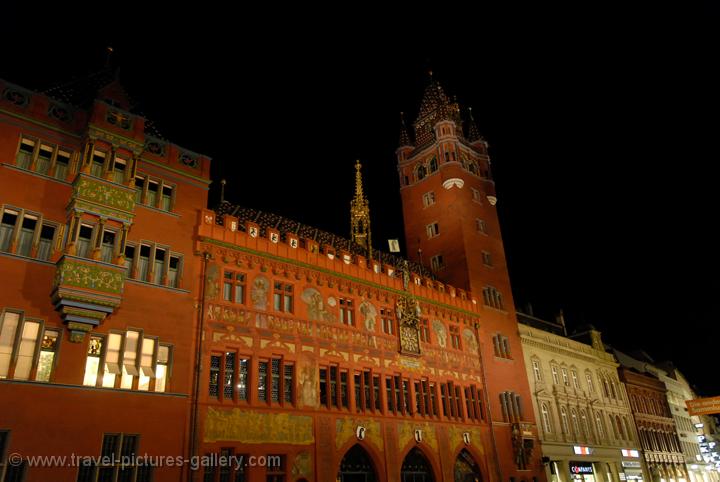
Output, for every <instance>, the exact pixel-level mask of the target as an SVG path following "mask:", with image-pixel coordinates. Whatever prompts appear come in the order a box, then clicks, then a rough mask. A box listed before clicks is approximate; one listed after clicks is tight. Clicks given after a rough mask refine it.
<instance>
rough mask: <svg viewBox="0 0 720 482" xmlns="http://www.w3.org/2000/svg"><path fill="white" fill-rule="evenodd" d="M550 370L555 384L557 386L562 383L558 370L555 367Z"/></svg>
mask: <svg viewBox="0 0 720 482" xmlns="http://www.w3.org/2000/svg"><path fill="white" fill-rule="evenodd" d="M550 369H551V371H552V379H553V384H555V385H557V384H558V383H560V380H559V378H558V369H557V367H556V366H555V365H553V366H552V367H551V368H550Z"/></svg>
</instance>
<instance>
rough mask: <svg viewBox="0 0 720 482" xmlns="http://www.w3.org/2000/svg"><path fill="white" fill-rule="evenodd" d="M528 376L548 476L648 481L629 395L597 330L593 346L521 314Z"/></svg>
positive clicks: (565, 481) (564, 480)
mask: <svg viewBox="0 0 720 482" xmlns="http://www.w3.org/2000/svg"><path fill="white" fill-rule="evenodd" d="M518 318H519V321H520V336H521V340H522V343H523V353H524V356H525V366H526V369H527V378H528V380H529V381H530V387H531V391H532V393H533V410H534V411H535V416H536V418H537V419H538V420H539V423H538V424H539V426H540V443H541V449H542V455H543V456H544V461H545V463H546V470H547V475H548V480H551V481H554V482H569V481H571V480H573V481H585V482H595V481H599V482H618V481H625V480H636V481H642V480H649V479H648V477H647V471H646V469H645V465H644V463H643V461H642V459H641V457H640V443H639V441H638V436H637V432H636V429H635V424H634V423H633V417H632V413H631V410H630V404H629V402H628V395H627V393H626V391H625V388H624V386H623V384H622V383H621V382H620V380H619V379H618V374H617V367H618V363H617V362H616V361H615V359H614V357H613V356H612V354H610V353H607V352H606V351H605V347H604V345H603V344H602V340H601V338H600V333H599V332H597V331H596V330H590V331H589V332H588V333H587V334H588V335H589V337H590V338H591V340H592V344H591V345H587V344H585V343H581V342H579V341H576V340H573V339H570V338H567V337H566V336H564V325H562V324H557V323H552V322H547V321H543V320H540V319H537V318H535V317H534V316H531V315H526V314H520V315H519V316H518Z"/></svg>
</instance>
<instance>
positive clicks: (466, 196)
mask: <svg viewBox="0 0 720 482" xmlns="http://www.w3.org/2000/svg"><path fill="white" fill-rule="evenodd" d="M465 119H466V121H464V120H463V116H462V115H461V110H460V106H459V104H458V103H457V101H456V100H455V99H452V98H450V97H449V96H448V95H447V94H446V93H445V91H444V89H443V88H442V86H441V85H440V83H439V82H438V81H437V80H435V79H433V78H432V74H431V78H430V82H429V84H428V86H427V87H426V89H425V92H424V94H423V98H422V102H421V104H420V110H419V113H418V116H417V118H416V120H415V121H414V122H413V124H412V127H413V129H412V131H413V133H414V136H413V137H411V135H410V132H409V131H408V129H407V127H406V125H405V120H404V118H402V125H401V132H400V146H399V147H398V149H397V151H396V154H397V162H398V173H399V175H400V193H401V198H402V205H403V216H404V222H405V239H406V244H407V250H408V257H409V258H410V260H412V261H416V262H419V263H421V264H422V265H423V266H425V267H426V268H429V269H431V270H432V271H433V272H434V274H435V275H436V276H437V278H438V279H439V280H441V281H443V282H446V283H448V284H450V285H452V286H454V287H456V288H461V289H464V290H468V291H469V292H470V297H471V299H472V300H473V304H474V306H475V308H476V310H477V312H478V313H479V314H478V320H479V323H478V326H477V333H478V336H479V340H478V341H479V342H480V347H481V354H480V356H481V358H482V360H481V361H482V363H483V367H484V372H485V378H486V387H485V393H486V396H487V401H486V403H488V406H489V409H490V410H489V412H490V413H489V414H490V418H491V420H492V422H491V427H490V429H491V434H492V436H493V437H494V442H493V445H494V446H495V447H496V450H497V452H496V455H497V457H496V458H495V462H496V465H497V467H496V468H497V472H496V473H494V474H492V475H493V478H495V477H500V479H501V480H512V479H508V478H509V477H514V478H515V480H523V479H525V480H528V479H531V478H533V477H538V480H542V479H543V478H544V475H543V473H544V472H543V469H542V465H541V464H540V462H539V456H540V455H539V454H540V450H539V447H537V444H536V435H535V434H536V428H535V421H534V416H533V409H532V406H531V398H530V390H529V385H528V381H527V377H526V372H525V366H524V362H523V356H522V347H521V344H520V339H519V335H518V326H517V319H516V316H515V309H514V306H513V299H512V292H511V288H510V278H509V274H508V270H507V265H506V261H505V250H504V247H503V241H502V236H501V233H500V224H499V221H498V215H497V209H496V203H497V201H498V200H497V197H496V195H495V182H494V181H493V179H492V174H491V169H490V157H489V156H488V144H487V142H486V141H485V140H484V139H483V137H482V136H481V135H480V133H479V130H478V128H477V125H476V124H475V120H474V118H473V115H472V111H471V110H468V111H467V114H466V116H465ZM533 447H535V448H534V449H533Z"/></svg>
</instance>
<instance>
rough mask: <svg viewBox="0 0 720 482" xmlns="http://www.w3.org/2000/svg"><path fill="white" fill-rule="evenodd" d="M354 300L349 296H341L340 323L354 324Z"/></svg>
mask: <svg viewBox="0 0 720 482" xmlns="http://www.w3.org/2000/svg"><path fill="white" fill-rule="evenodd" d="M354 313H355V310H354V308H353V300H351V299H348V298H340V323H342V324H344V325H348V326H353V325H354V324H355V323H354Z"/></svg>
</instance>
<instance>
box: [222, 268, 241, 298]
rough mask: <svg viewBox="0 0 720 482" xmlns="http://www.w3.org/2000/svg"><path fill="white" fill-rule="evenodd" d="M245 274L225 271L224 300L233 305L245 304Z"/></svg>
mask: <svg viewBox="0 0 720 482" xmlns="http://www.w3.org/2000/svg"><path fill="white" fill-rule="evenodd" d="M245 280H246V276H245V273H239V272H236V271H225V274H224V281H223V300H225V301H229V302H231V303H245Z"/></svg>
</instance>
